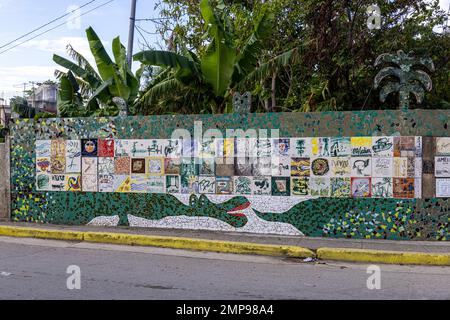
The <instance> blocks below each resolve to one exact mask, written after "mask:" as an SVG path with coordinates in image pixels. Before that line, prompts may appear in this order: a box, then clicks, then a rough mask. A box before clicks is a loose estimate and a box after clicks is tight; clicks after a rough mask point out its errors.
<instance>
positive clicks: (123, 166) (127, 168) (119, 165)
mask: <svg viewBox="0 0 450 320" xmlns="http://www.w3.org/2000/svg"><path fill="white" fill-rule="evenodd" d="M114 173H115V174H116V175H129V174H130V173H131V158H130V157H116V158H115V159H114Z"/></svg>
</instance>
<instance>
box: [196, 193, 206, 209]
mask: <svg viewBox="0 0 450 320" xmlns="http://www.w3.org/2000/svg"><path fill="white" fill-rule="evenodd" d="M207 203H208V198H206V196H205V195H204V194H202V195H201V196H200V199H199V201H198V207H199V208H203V207H205V206H206V205H207Z"/></svg>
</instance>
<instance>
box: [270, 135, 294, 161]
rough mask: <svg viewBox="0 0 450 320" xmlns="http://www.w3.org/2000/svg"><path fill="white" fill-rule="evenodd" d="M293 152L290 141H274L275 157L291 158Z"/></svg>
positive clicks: (273, 154)
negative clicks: (291, 151)
mask: <svg viewBox="0 0 450 320" xmlns="http://www.w3.org/2000/svg"><path fill="white" fill-rule="evenodd" d="M290 150H291V140H290V139H286V138H285V139H274V140H273V153H272V156H274V157H281V156H289V155H290Z"/></svg>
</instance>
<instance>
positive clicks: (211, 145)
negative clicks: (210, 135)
mask: <svg viewBox="0 0 450 320" xmlns="http://www.w3.org/2000/svg"><path fill="white" fill-rule="evenodd" d="M216 150H217V140H216V139H203V140H202V141H201V142H200V153H199V157H200V158H214V157H215V156H216Z"/></svg>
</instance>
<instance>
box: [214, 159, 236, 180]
mask: <svg viewBox="0 0 450 320" xmlns="http://www.w3.org/2000/svg"><path fill="white" fill-rule="evenodd" d="M231 159H233V160H234V158H231ZM234 167H235V165H234V163H233V164H222V163H221V161H219V162H218V163H216V176H222V177H232V176H234V175H235V172H234Z"/></svg>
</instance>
